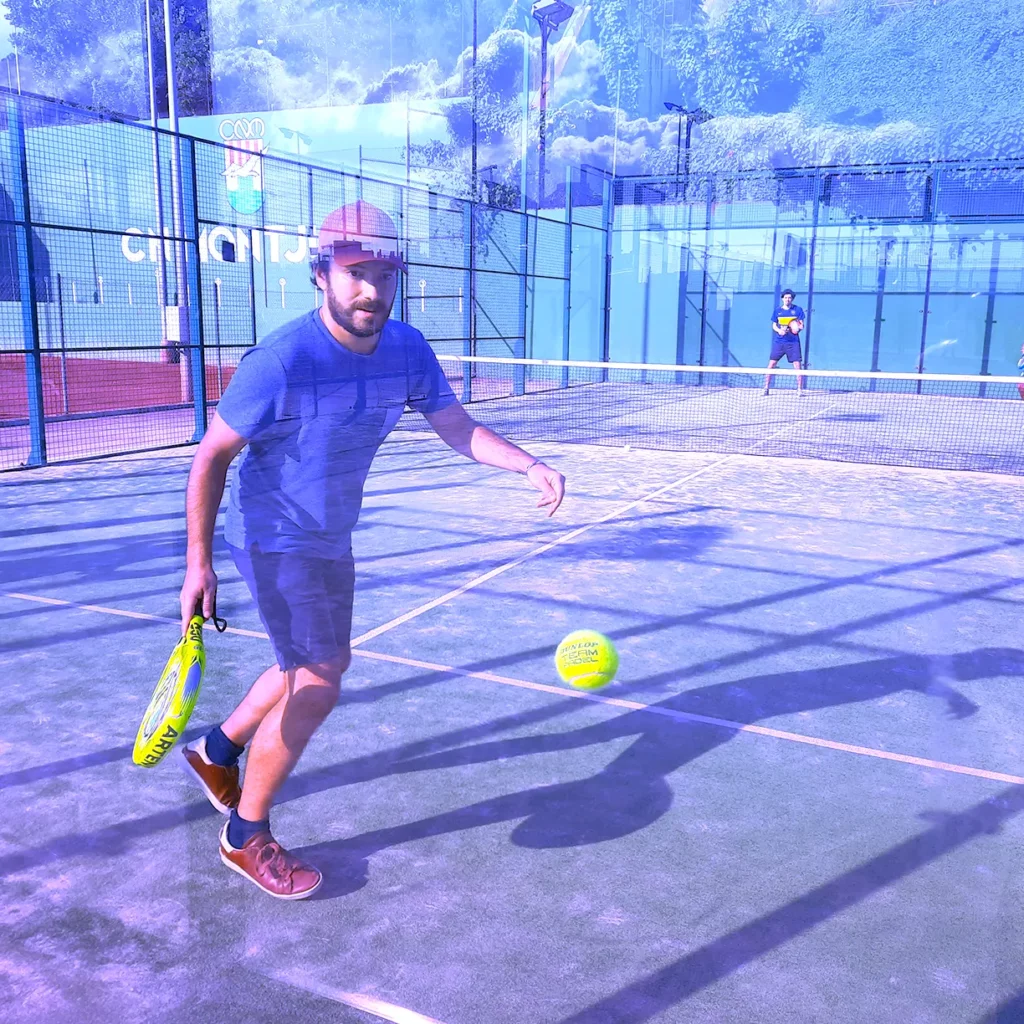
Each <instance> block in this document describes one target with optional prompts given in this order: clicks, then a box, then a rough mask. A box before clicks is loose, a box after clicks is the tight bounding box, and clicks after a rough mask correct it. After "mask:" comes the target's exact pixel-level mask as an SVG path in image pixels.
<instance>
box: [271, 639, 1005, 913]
mask: <svg viewBox="0 0 1024 1024" xmlns="http://www.w3.org/2000/svg"><path fill="white" fill-rule="evenodd" d="M1022 675H1024V651H1021V650H1016V649H1012V648H1009V649H1004V648H991V649H981V650H977V651H973V652H970V653H963V654H957V655H953V656H951V657H949V658H943V659H931V658H926V657H921V656H913V655H903V656H898V657H892V658H881V659H876V660H873V661H865V662H859V663H856V664H852V665H844V666H836V667H832V668H826V669H814V670H808V671H803V672H792V673H780V674H772V675H764V676H754V677H751V678H748V679H742V680H738V681H736V682H733V683H718V684H714V685H711V686H704V687H699V688H697V689H694V690H689V691H687V692H685V693H682V694H678V695H676V696H673V697H671V698H669V699H668V700H665V701H661V702H660V703H658V704H654V705H652V708H654V709H656V711H655V712H653V713H652V711H646V710H645V711H632V712H628V713H626V714H623V715H619V716H617V717H615V718H612V719H610V720H608V721H605V722H601V723H599V724H597V725H588V726H584V727H582V728H579V729H574V730H571V731H568V732H562V733H558V734H554V735H550V734H545V735H539V736H527V737H515V738H509V739H502V740H495V741H493V742H485V743H477V744H474V745H472V746H461V747H458V748H457V749H454V750H448V751H445V752H443V753H437V754H428V755H425V756H420V757H412V758H400V759H398V760H396V761H394V762H393V763H392V764H391V765H390V766H388V767H387V768H386V769H385V770H384V772H383V774H387V775H398V774H406V773H413V772H422V771H428V772H429V771H432V770H436V769H443V768H453V767H458V766H466V765H475V764H488V763H494V762H501V763H502V766H503V771H505V772H509V771H510V770H511V769H510V765H509V762H510V761H511V760H512V759H514V758H519V757H526V756H528V755H531V754H546V753H552V752H556V751H569V750H578V749H581V748H584V747H589V746H593V745H600V744H611V743H614V742H615V741H618V740H621V739H623V738H629V737H634V741H633V743H632V744H631V745H630V746H629V747H628V748H627V749H626V750H625V751H624V752H623V753H621V754H619V755H618V756H617V757H615V758H614V759H613V760H612V761H610V762H609V764H608V765H607V766H606V767H605V768H604V769H603V770H602V771H600V772H599V773H597V774H596V775H593V776H591V777H589V778H585V779H582V780H574V781H572V782H565V783H556V784H554V785H549V786H540V787H534V788H531V789H528V790H524V791H521V792H518V793H511V794H507V795H504V796H500V797H496V798H493V799H489V800H484V801H481V802H479V803H476V804H472V805H470V806H467V807H463V808H460V809H458V810H456V811H450V812H446V813H444V814H440V815H436V816H433V817H430V818H425V819H422V820H420V821H416V822H410V823H407V824H404V825H399V826H395V827H392V828H387V829H382V830H380V831H377V832H373V833H368V834H366V835H362V836H357V837H354V838H350V839H343V840H336V841H333V842H330V843H323V844H318V845H316V846H313V847H310V848H307V849H306V850H305V851H303V852H304V855H305V856H307V857H308V859H310V860H311V861H313V862H314V863H316V864H318V865H319V866H321V867H322V868H323V869H324V872H325V875H326V876H327V878H328V879H331V878H332V877H334V876H335V875H336V876H337V877H338V879H339V883H338V884H339V885H340V889H337V890H333V889H331V888H327V889H326V890H325V891H324V892H322V894H321V898H329V897H331V896H337V895H343V894H345V893H347V892H350V891H351V889H350V887H349V879H350V878H351V874H352V865H353V863H354V858H353V855H354V854H355V855H356V856H355V861H358V860H360V859H363V858H367V857H369V856H371V855H372V854H373V853H375V852H378V851H380V850H383V849H386V848H388V847H391V846H396V845H400V844H402V843H408V842H412V841H415V840H418V839H423V838H426V837H428V836H437V835H442V834H445V833H450V832H459V831H464V830H467V829H472V828H476V827H479V826H484V825H492V824H495V823H496V822H501V821H518V824H517V825H516V827H515V828H514V830H513V832H512V835H511V839H512V842H513V843H514V844H516V845H517V846H522V847H527V848H533V849H551V848H565V847H573V846H585V845H589V844H591V843H599V842H607V841H610V840H614V839H619V838H621V837H623V836H626V835H629V834H631V833H633V832H636V831H638V830H640V829H642V828H645V827H646V826H648V825H650V824H652V823H653V822H655V821H657V820H658V818H660V817H661V816H662V815H663V814H664V813H665V812H666V811H667V810H668V809H669V807H670V806H671V804H672V790H671V787H670V786H669V783H668V781H667V780H668V776H669V775H671V774H672V773H674V772H676V771H678V770H679V769H680V768H682V767H683V766H685V765H686V764H688V763H690V762H691V761H693V760H695V759H696V758H698V757H700V756H702V755H703V754H706V753H708V752H709V751H711V750H713V749H715V748H716V747H719V746H721V745H722V744H723V743H727V742H728V741H729V740H730V739H732V737H733V736H735V735H736V730H735V729H732V728H729V726H728V724H727V723H729V722H735V723H739V724H744V725H749V724H754V723H756V722H762V721H765V720H769V719H772V718H775V717H777V716H783V715H792V714H795V713H798V712H803V711H815V710H820V709H822V708H826V707H835V706H839V705H849V704H857V703H863V702H866V701H874V700H879V699H880V698H883V697H886V696H889V695H891V694H895V693H901V692H903V693H918V694H921V695H922V696H925V697H929V698H933V699H936V700H940V701H942V702H944V703H945V704H946V707H947V709H948V714H949V715H950V716H951V717H952V718H954V719H964V718H968V717H970V716H971V715H973V714H974V713H975V712H976V711H977V710H978V708H977V706H976V705H975V704H973V703H972V702H971V701H970V700H968V699H967V698H966V697H965V696H964V695H963V694H961V693H960V692H959V691H958V690H957V689H956V688H955V686H954V685H953V683H954V682H956V681H960V680H965V681H966V680H975V679H983V678H990V677H993V676H1022ZM657 711H660V712H661V713H660V714H659V713H657ZM673 713H676V714H680V715H700V716H703V717H706V718H714V719H718V720H721V721H722V722H723V724H721V725H714V724H707V723H703V722H694V721H689V720H685V719H680V718H673V717H671V716H672V714H673ZM515 719H516V716H510V717H509V718H508V719H506V720H505V722H504V723H503V727H504V728H515V727H516V725H517V724H518V725H519V726H522V725H523V724H526V723H517V722H516V721H515ZM367 767H369V766H368V765H364V768H367ZM338 768H340V769H341V770H342V772H344V771H345V768H346V766H336V768H335V769H333V770H332V769H324V770H323V771H322V772H319V773H316V775H317V776H318V777H317V778H316V779H314V778H312V777H308V776H307V777H305V778H302V779H297V780H295V781H294V782H293V783H292V784H289V786H288V787H287V788H286V791H285V794H284V795H285V799H293V798H295V796H297V795H308V794H309V793H311V792H318V791H323V790H326V789H330V788H333V787H332V784H331V774H332V771H337V770H338ZM358 776H359V781H368V779H369V778H371V777H373V776H372V774H371V775H368V774H366V772H365V770H364V771H360V772H358ZM351 781H354V780H351ZM336 784H337V785H346V784H350V780H343V779H339V780H338V781H337V783H336ZM296 790H298V791H300V792H296Z"/></svg>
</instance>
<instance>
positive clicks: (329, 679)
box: [225, 653, 348, 821]
mask: <svg viewBox="0 0 1024 1024" xmlns="http://www.w3.org/2000/svg"><path fill="white" fill-rule="evenodd" d="M346 668H348V656H347V653H346V657H345V658H344V659H343V660H342V659H339V660H337V661H331V662H325V663H323V664H319V665H302V666H300V667H298V668H295V669H290V670H289V671H288V672H284V673H282V672H280V670H278V674H279V678H280V679H281V683H282V690H283V692H282V693H281V695H280V696H279V697H278V699H277V701H276V702H275V703H274V704H273V706H272V707H270V709H269V710H267V711H266V712H265V713H264V715H263V718H262V720H261V721H260V722H259V724H258V725H257V727H256V731H255V734H254V736H253V739H252V744H251V745H250V747H249V758H248V761H247V762H246V766H245V782H244V785H243V786H242V799H241V801H240V802H239V804H238V814H239V816H240V817H242V818H244V819H245V820H247V821H266V820H267V818H268V817H269V816H270V808H271V806H272V805H273V802H274V797H275V796H276V795H277V792H278V790H279V789H280V788H281V786H282V785H283V784H284V781H285V779H287V778H288V775H289V774H290V773H291V771H292V769H293V768H294V767H295V765H296V764H297V763H298V760H299V758H300V757H301V756H302V752H303V750H305V749H306V744H307V743H308V742H309V740H310V738H311V737H312V735H313V733H315V732H316V730H317V729H318V728H319V727H320V725H321V724H322V723H323V721H324V719H326V718H327V716H328V715H329V714H330V713H331V711H332V710H333V709H334V706H335V705H336V704H337V703H338V694H339V693H340V691H341V676H342V673H343V672H344V671H345V669H346ZM266 674H267V673H264V675H263V676H261V677H260V679H259V680H257V682H256V684H255V685H254V686H253V688H252V690H250V692H249V695H248V696H247V697H246V700H245V701H243V702H242V704H241V705H239V708H238V711H239V712H241V711H242V709H243V707H245V705H246V703H247V702H248V700H249V696H253V695H254V693H255V691H256V690H257V688H258V687H259V685H260V683H261V682H262V681H263V679H264V677H265V676H266ZM272 693H273V689H272V687H271V686H269V685H268V686H267V687H266V690H265V691H263V692H261V694H260V695H258V696H257V697H256V698H254V700H253V702H252V711H253V713H258V712H259V710H260V708H261V707H262V704H261V699H262V698H263V697H266V698H269V697H270V696H271V695H272ZM236 713H238V712H236ZM232 718H234V715H232ZM245 721H251V718H249V719H245V718H242V722H245ZM230 722H231V719H230V718H229V719H228V723H230ZM228 723H225V727H226V726H227V725H228Z"/></svg>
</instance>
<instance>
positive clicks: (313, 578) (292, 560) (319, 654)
mask: <svg viewBox="0 0 1024 1024" xmlns="http://www.w3.org/2000/svg"><path fill="white" fill-rule="evenodd" d="M230 550H231V557H232V558H234V560H235V565H236V566H237V567H238V571H239V572H240V573H241V574H242V578H243V579H244V580H245V582H246V583H247V584H248V586H249V591H250V593H251V594H252V596H253V600H254V601H255V602H256V607H257V608H258V609H259V613H260V619H261V620H262V622H263V626H264V628H265V629H266V631H267V634H268V635H269V636H270V642H271V644H272V645H273V647H274V653H275V654H276V655H277V663H278V665H280V666H281V668H282V669H284V670H287V669H291V668H296V667H297V666H299V665H315V664H320V663H322V662H326V661H335V660H337V659H338V658H339V657H345V656H346V655H347V654H348V646H349V640H350V639H351V635H352V597H353V593H354V590H355V566H354V564H353V561H352V552H351V551H350V552H349V553H348V554H347V555H345V556H344V557H342V558H338V559H331V558H311V557H309V556H308V555H299V554H290V553H284V554H282V553H277V552H270V551H260V549H259V547H258V546H255V547H251V548H248V549H246V550H242V549H241V548H235V547H231V548H230Z"/></svg>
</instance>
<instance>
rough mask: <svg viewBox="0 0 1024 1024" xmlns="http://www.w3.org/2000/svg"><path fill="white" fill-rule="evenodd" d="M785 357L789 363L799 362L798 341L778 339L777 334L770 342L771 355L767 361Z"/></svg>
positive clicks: (794, 338)
mask: <svg viewBox="0 0 1024 1024" xmlns="http://www.w3.org/2000/svg"><path fill="white" fill-rule="evenodd" d="M783 356H785V357H786V358H787V359H788V360H789V361H790V362H791V363H797V362H800V341H799V339H797V338H796V337H793V338H792V339H787V338H780V337H779V336H778V335H777V334H776V335H775V340H774V341H773V342H772V354H771V355H770V356H769V357H768V358H769V359H781V358H782V357H783Z"/></svg>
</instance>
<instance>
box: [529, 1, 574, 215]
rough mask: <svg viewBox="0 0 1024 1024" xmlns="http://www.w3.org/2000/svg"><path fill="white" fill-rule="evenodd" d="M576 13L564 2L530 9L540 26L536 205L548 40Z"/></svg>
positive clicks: (543, 144) (541, 182)
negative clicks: (538, 154) (538, 139)
mask: <svg viewBox="0 0 1024 1024" xmlns="http://www.w3.org/2000/svg"><path fill="white" fill-rule="evenodd" d="M575 13H576V8H575V7H573V6H572V4H567V3H565V0H538V2H537V3H535V4H534V5H533V6H532V7H531V8H530V14H531V16H532V17H533V20H534V21H536V22H537V24H538V25H539V26H540V67H541V72H540V130H539V136H540V145H539V150H540V159H539V162H538V168H537V177H538V179H539V185H540V191H539V195H538V197H537V202H538V204H539V203H541V202H543V200H544V191H545V188H544V186H545V177H546V176H545V161H546V159H547V113H548V84H549V83H548V40H549V39H550V38H551V37H552V36H553V35H554V34H555V33H556V32H557V31H558V30H559V29H560V28H561V27H562V26H563V25H564V24H565V23H566V22H567V21H568V20H569V19H570V18H571V17H572V16H573V15H574V14H575Z"/></svg>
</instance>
